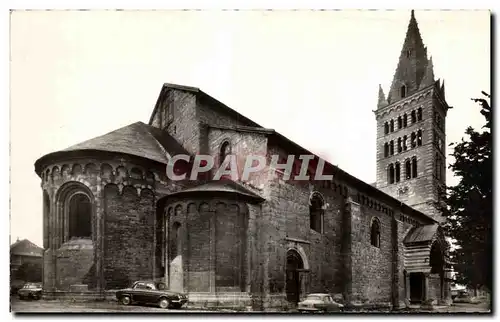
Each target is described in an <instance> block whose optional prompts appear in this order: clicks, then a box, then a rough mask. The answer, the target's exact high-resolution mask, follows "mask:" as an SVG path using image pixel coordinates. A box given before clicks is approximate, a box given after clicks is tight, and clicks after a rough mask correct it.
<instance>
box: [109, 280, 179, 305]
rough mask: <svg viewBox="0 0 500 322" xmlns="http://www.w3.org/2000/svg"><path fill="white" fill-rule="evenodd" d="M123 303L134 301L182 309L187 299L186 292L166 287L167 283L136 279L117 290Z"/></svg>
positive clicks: (117, 295) (117, 294) (118, 297)
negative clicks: (126, 286)
mask: <svg viewBox="0 0 500 322" xmlns="http://www.w3.org/2000/svg"><path fill="white" fill-rule="evenodd" d="M116 298H117V299H118V301H119V302H120V303H121V304H123V305H130V304H132V303H141V304H157V305H158V306H159V307H161V308H162V309H166V308H173V309H180V308H181V307H182V306H183V305H184V304H185V303H186V302H187V301H188V297H187V295H186V294H183V293H179V292H173V291H169V290H166V289H165V284H163V283H156V282H154V281H136V282H134V283H132V285H131V286H130V287H129V288H126V289H122V290H119V291H117V292H116Z"/></svg>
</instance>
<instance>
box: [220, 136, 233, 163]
mask: <svg viewBox="0 0 500 322" xmlns="http://www.w3.org/2000/svg"><path fill="white" fill-rule="evenodd" d="M230 154H231V144H229V142H228V141H225V142H224V143H222V145H221V147H220V153H219V165H221V164H222V163H223V162H224V160H225V159H226V157H227V156H228V155H230Z"/></svg>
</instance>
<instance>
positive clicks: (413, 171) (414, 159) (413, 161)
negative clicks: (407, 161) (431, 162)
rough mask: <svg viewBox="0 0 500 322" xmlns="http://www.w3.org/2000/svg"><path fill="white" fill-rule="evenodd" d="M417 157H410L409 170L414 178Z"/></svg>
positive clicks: (415, 175)
mask: <svg viewBox="0 0 500 322" xmlns="http://www.w3.org/2000/svg"><path fill="white" fill-rule="evenodd" d="M417 170H418V169H417V157H413V158H412V159H411V172H412V177H413V178H416V177H417Z"/></svg>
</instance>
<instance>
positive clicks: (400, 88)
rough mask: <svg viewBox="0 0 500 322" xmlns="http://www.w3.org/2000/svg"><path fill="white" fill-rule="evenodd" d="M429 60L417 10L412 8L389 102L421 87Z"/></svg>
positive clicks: (388, 97) (388, 96)
mask: <svg viewBox="0 0 500 322" xmlns="http://www.w3.org/2000/svg"><path fill="white" fill-rule="evenodd" d="M427 62H428V60H427V48H426V47H425V46H424V42H423V41H422V36H421V35H420V30H419V28H418V23H417V19H416V18H415V11H414V10H412V11H411V16H410V21H409V23H408V29H407V31H406V36H405V40H404V43H403V47H402V49H401V54H400V56H399V62H398V65H397V68H396V71H395V72H394V78H393V80H392V85H391V89H390V90H389V93H388V95H387V100H388V102H389V104H390V103H392V102H395V101H398V100H400V99H402V98H404V97H406V96H408V95H411V94H412V93H413V92H416V91H417V90H418V89H419V88H420V83H421V82H422V78H423V77H424V74H425V72H426V69H427V65H428V63H427Z"/></svg>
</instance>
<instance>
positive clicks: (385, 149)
mask: <svg viewBox="0 0 500 322" xmlns="http://www.w3.org/2000/svg"><path fill="white" fill-rule="evenodd" d="M388 156H389V143H387V142H385V143H384V157H386V158H387V157H388Z"/></svg>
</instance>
